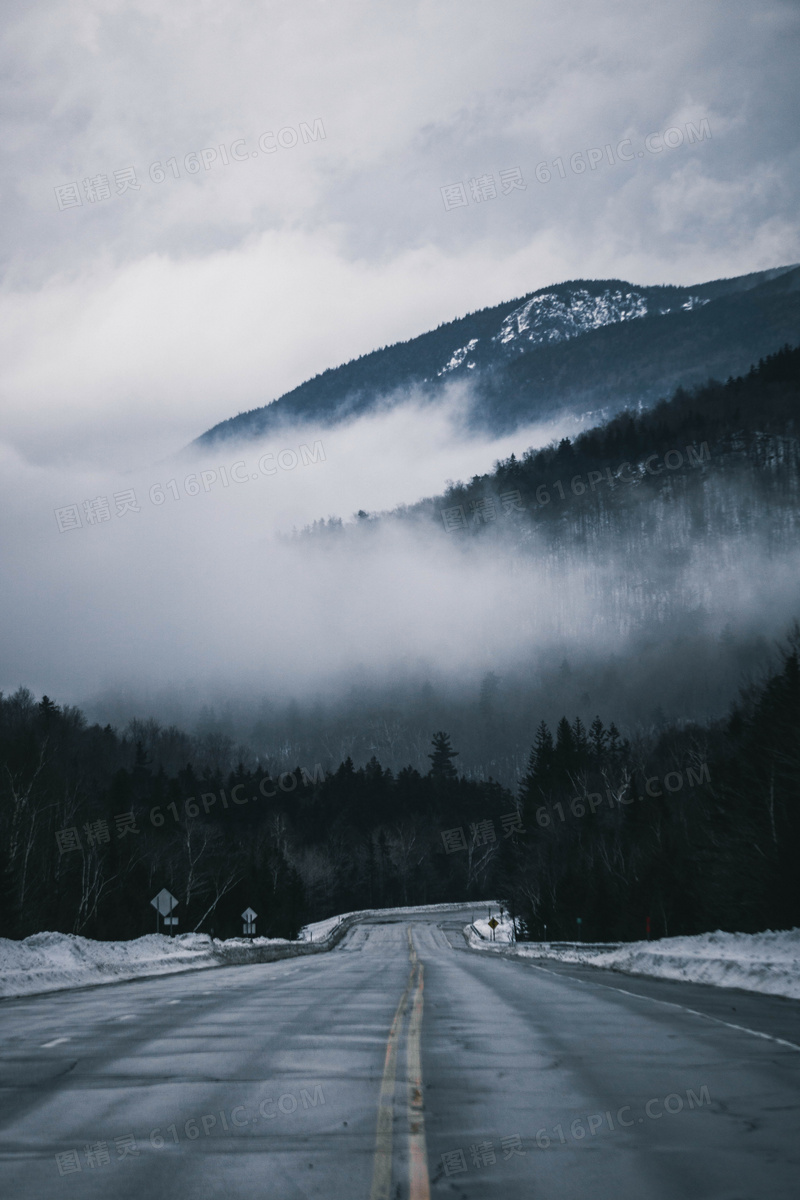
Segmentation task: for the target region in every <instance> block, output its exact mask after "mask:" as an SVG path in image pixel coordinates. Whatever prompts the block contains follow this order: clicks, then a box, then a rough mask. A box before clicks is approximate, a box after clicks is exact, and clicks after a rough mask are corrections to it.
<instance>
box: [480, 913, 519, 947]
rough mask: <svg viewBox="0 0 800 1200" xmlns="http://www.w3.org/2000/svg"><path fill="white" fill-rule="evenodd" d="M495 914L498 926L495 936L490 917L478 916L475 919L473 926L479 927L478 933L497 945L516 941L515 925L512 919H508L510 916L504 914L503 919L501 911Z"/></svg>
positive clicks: (506, 944)
mask: <svg viewBox="0 0 800 1200" xmlns="http://www.w3.org/2000/svg"><path fill="white" fill-rule="evenodd" d="M493 915H494V919H495V921H497V928H496V929H495V931H494V937H492V927H491V925H490V924H489V918H488V917H478V918H477V919H476V920H475V922H474V924H473V926H472V928H473V929H477V931H478V934H479V935H480V937H481V938H483V939H484V940H485V941H487V942H492V941H493V942H494V944H495V945H498V944H499V945H503V946H508V945H509V943H511V942H513V941H514V926H513V925H512V924H511V921H510V920H509V919H508V917H506V916H504V917H503V918H502V919H501V918H500V914H499V913H494V914H493Z"/></svg>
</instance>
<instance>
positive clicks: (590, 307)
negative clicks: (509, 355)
mask: <svg viewBox="0 0 800 1200" xmlns="http://www.w3.org/2000/svg"><path fill="white" fill-rule="evenodd" d="M646 315H647V297H646V296H643V295H642V294H641V292H621V291H612V290H611V289H610V288H606V290H605V291H603V292H600V293H599V294H598V295H592V293H591V292H589V291H588V290H587V289H586V288H578V289H576V290H575V291H574V292H571V293H569V295H567V297H566V298H562V297H561V296H559V295H557V294H556V293H555V292H546V293H545V294H544V295H538V296H532V297H531V299H530V300H526V301H525V303H524V304H522V305H520V307H519V308H515V309H514V311H513V312H511V313H509V314H508V316H507V317H506V318H505V320H504V321H503V323H502V325H501V326H500V332H499V333H497V334H496V335H495V336H494V337H493V338H492V341H493V342H498V343H499V344H500V345H502V346H512V347H513V348H514V349H517V348H519V349H522V346H521V345H519V343H526V344H527V345H526V348H528V347H529V346H531V345H534V346H537V345H542V344H543V343H545V342H563V341H567V340H568V339H569V338H573V337H578V336H579V335H580V334H582V333H588V332H589V331H590V330H591V329H599V328H600V326H601V325H614V324H617V322H619V321H632V320H634V319H635V318H636V317H644V316H646Z"/></svg>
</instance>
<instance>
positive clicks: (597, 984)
mask: <svg viewBox="0 0 800 1200" xmlns="http://www.w3.org/2000/svg"><path fill="white" fill-rule="evenodd" d="M518 961H522V962H524V961H525V960H524V959H518ZM529 965H530V966H532V967H533V969H534V970H535V971H544V972H545V974H546V975H553V976H554V977H555V978H556V979H571V980H573V982H574V983H586V984H589V985H591V986H592V987H601V988H606V989H607V990H608V991H609V992H621V993H622V995H623V996H633V997H634V999H636V1000H649V1001H650V1002H651V1003H652V1004H665V1005H666V1006H667V1008H679V1009H680V1010H681V1012H687V1013H692V1015H693V1016H695V1017H703V1018H704V1020H706V1021H714V1022H715V1023H716V1024H717V1025H725V1026H726V1028H728V1029H736V1030H738V1031H739V1033H749V1034H751V1035H752V1036H753V1037H758V1038H765V1039H766V1040H767V1041H768V1042H777V1044H778V1045H779V1046H788V1047H789V1049H790V1050H800V1046H797V1045H795V1043H794V1042H787V1041H786V1039H785V1038H779V1037H775V1036H774V1035H773V1034H771V1033H762V1032H761V1031H760V1030H759V1029H747V1028H746V1026H744V1025H734V1024H733V1022H732V1021H723V1020H722V1018H721V1017H712V1016H709V1014H708V1013H704V1012H698V1011H697V1009H696V1008H687V1007H686V1005H685V1004H676V1003H675V1001H674V1000H658V999H656V997H655V996H643V995H642V994H641V992H629V991H627V989H626V988H621V987H614V985H613V984H612V983H600V981H599V980H595V979H578V977H577V976H576V975H565V974H563V973H562V972H561V971H551V970H550V968H549V967H540V966H538V965H537V964H536V963H530V964H529ZM753 994H754V995H759V994H761V993H758V992H754V993H753Z"/></svg>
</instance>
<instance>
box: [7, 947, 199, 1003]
mask: <svg viewBox="0 0 800 1200" xmlns="http://www.w3.org/2000/svg"><path fill="white" fill-rule="evenodd" d="M218 964H219V960H218V958H217V957H216V956H215V954H214V946H213V943H212V940H211V938H210V937H209V936H208V934H205V933H182V934H178V935H177V936H176V937H165V935H164V934H161V933H149V934H147V935H146V936H145V937H140V938H136V939H135V940H134V941H131V942H95V941H92V939H91V938H84V937H77V936H76V935H75V934H72V933H34V934H33V935H32V936H31V937H28V938H25V939H24V940H23V941H21V942H14V941H9V940H8V939H7V938H0V996H25V995H29V994H31V993H33V992H53V991H58V990H59V989H61V988H69V987H84V986H86V985H88V984H94V983H113V982H114V981H115V980H119V979H135V978H136V977H137V976H139V975H166V974H169V973H170V972H172V971H185V970H186V969H187V967H194V968H197V967H215V966H218Z"/></svg>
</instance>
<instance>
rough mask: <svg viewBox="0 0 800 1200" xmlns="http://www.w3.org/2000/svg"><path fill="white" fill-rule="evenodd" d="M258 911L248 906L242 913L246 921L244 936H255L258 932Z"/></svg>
mask: <svg viewBox="0 0 800 1200" xmlns="http://www.w3.org/2000/svg"><path fill="white" fill-rule="evenodd" d="M257 916H258V913H255V912H253V910H252V908H246V909H245V910H244V912H243V913H242V920H243V921H244V936H245V937H254V936H255V932H256V917H257Z"/></svg>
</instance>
